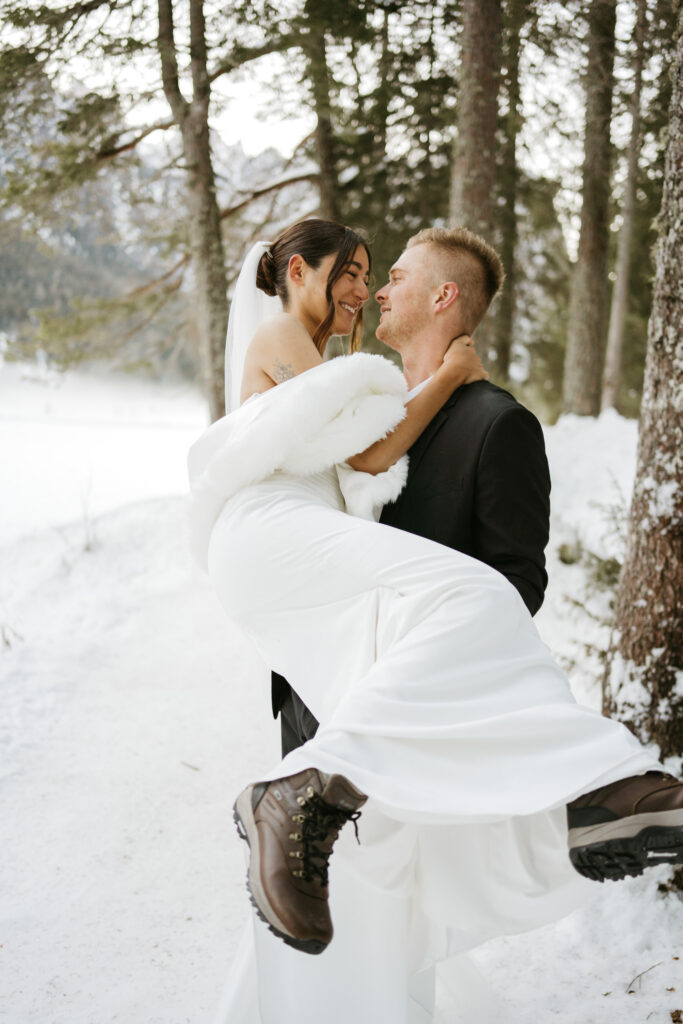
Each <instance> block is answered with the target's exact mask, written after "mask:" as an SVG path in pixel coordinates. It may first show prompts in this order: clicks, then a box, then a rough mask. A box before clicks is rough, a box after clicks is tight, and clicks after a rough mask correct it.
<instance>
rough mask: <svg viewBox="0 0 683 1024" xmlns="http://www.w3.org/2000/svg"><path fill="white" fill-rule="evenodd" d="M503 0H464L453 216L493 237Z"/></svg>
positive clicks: (457, 223) (453, 219) (453, 183)
mask: <svg viewBox="0 0 683 1024" xmlns="http://www.w3.org/2000/svg"><path fill="white" fill-rule="evenodd" d="M500 39H501V0H464V3H463V27H462V36H461V61H460V82H459V87H458V105H457V111H456V118H457V137H456V140H455V148H454V153H453V169H452V175H451V203H450V219H451V223H452V224H454V225H460V224H462V225H464V226H465V227H468V228H469V229H470V230H471V231H475V232H476V233H477V234H478V235H483V237H484V238H485V239H486V240H487V241H489V242H490V241H492V239H493V229H494V210H495V185H496V132H497V129H498V89H499V85H500Z"/></svg>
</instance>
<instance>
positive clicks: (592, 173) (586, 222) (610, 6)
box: [562, 0, 616, 416]
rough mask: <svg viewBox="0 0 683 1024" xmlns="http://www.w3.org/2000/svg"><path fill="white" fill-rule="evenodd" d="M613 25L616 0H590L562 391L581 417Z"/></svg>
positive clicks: (603, 254)
mask: <svg viewBox="0 0 683 1024" xmlns="http://www.w3.org/2000/svg"><path fill="white" fill-rule="evenodd" d="M615 24H616V0H592V2H591V7H590V12H589V24H588V68H587V71H586V132H585V144H584V163H583V206H582V209H581V235H580V238H579V259H578V262H577V264H576V267H575V269H574V275H573V278H572V286H571V295H570V301H569V327H568V333H567V352H566V357H565V364H564V387H563V396H562V397H563V409H564V411H565V412H574V413H578V414H579V415H583V416H597V414H598V413H599V411H600V392H601V387H602V369H603V363H604V358H605V334H606V331H607V313H608V284H607V247H608V241H609V196H610V159H611V151H612V143H611V140H610V121H611V117H612V91H613V75H614V47H615V38H614V31H615Z"/></svg>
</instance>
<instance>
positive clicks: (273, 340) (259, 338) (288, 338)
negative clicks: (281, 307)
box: [251, 313, 315, 348]
mask: <svg viewBox="0 0 683 1024" xmlns="http://www.w3.org/2000/svg"><path fill="white" fill-rule="evenodd" d="M306 343H308V344H309V345H313V339H312V338H311V336H310V334H309V333H308V331H307V330H306V328H305V327H304V325H303V324H302V323H301V321H300V320H298V319H297V318H296V317H295V316H293V315H292V314H291V313H275V314H274V315H273V316H269V317H267V318H266V319H265V320H264V321H263V323H262V324H261V325H260V326H259V329H258V330H257V332H256V334H255V335H254V337H253V339H252V341H251V345H252V346H254V347H256V348H263V347H270V346H273V345H275V346H278V347H281V346H283V345H291V344H295V345H297V346H300V345H305V344H306ZM313 347H314V348H315V346H313Z"/></svg>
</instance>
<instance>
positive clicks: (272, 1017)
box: [190, 354, 659, 1024]
mask: <svg viewBox="0 0 683 1024" xmlns="http://www.w3.org/2000/svg"><path fill="white" fill-rule="evenodd" d="M404 389H405V385H404V383H403V377H402V375H401V374H400V373H399V371H398V370H397V369H396V368H395V367H394V366H393V365H392V364H390V363H389V362H388V361H387V360H384V359H382V358H381V357H379V356H369V355H362V354H360V355H353V356H348V357H342V358H341V359H337V360H334V361H332V362H329V363H324V364H323V365H322V366H319V367H316V368H315V369H314V370H310V371H308V372H307V373H304V374H301V375H300V376H299V377H296V378H294V379H292V380H290V381H287V382H286V383H284V384H282V385H279V386H278V387H276V388H274V389H272V390H271V391H268V392H266V393H264V394H263V395H262V396H260V397H257V398H254V399H252V400H251V401H250V402H248V403H247V404H246V405H245V406H243V407H242V408H241V409H238V410H236V412H234V413H232V414H231V415H230V416H228V417H226V418H225V419H224V420H222V421H220V422H219V423H218V424H214V426H213V427H211V428H210V429H209V431H207V433H206V434H205V435H204V436H203V438H201V439H200V441H199V442H198V443H197V444H196V445H195V447H194V448H193V450H192V452H191V456H190V475H191V480H192V489H193V501H194V505H193V532H194V542H195V549H196V551H197V555H198V557H199V558H200V559H201V560H202V561H203V563H204V564H205V565H206V566H207V568H208V571H209V574H210V577H211V579H212V581H213V584H214V586H215V588H216V591H217V593H218V595H219V597H220V600H221V602H222V603H223V605H224V607H225V609H226V611H227V613H228V615H229V616H230V617H231V619H232V620H233V621H235V622H236V623H238V624H239V625H240V626H241V627H242V629H243V630H244V632H245V633H246V634H248V636H249V637H250V638H251V639H252V641H253V642H254V643H255V644H256V646H257V648H258V649H259V650H260V652H261V653H262V655H263V658H264V660H265V662H266V663H267V665H268V666H269V667H270V668H272V669H275V670H277V671H278V672H281V673H282V674H283V675H284V676H285V677H286V678H287V679H288V680H289V681H290V682H291V683H292V684H293V686H294V687H295V689H296V690H297V692H298V693H299V695H300V696H301V697H302V699H303V700H304V701H305V703H306V704H307V705H308V707H309V708H310V709H311V711H312V712H313V714H314V715H315V716H316V718H317V719H318V720H319V721H320V729H319V731H318V733H317V735H316V736H315V738H314V739H312V740H310V741H309V742H308V743H307V744H305V746H303V747H301V748H299V749H298V750H296V751H294V752H292V753H291V754H290V755H289V756H288V757H287V758H285V760H284V761H283V762H280V763H278V764H276V765H274V766H273V770H272V772H271V773H270V774H269V775H268V776H266V778H269V779H275V778H279V777H282V776H285V775H291V774H293V773H295V772H297V771H299V770H301V769H302V768H307V767H310V766H315V767H317V768H320V769H322V770H323V771H325V772H339V773H341V774H342V775H345V776H346V777H347V778H349V779H350V780H351V782H353V784H354V785H355V786H357V787H358V788H359V789H360V790H362V791H363V792H364V793H367V794H368V796H369V800H368V803H367V805H366V807H365V808H364V810H363V814H362V817H361V819H360V821H359V831H360V840H361V844H360V846H359V845H357V844H356V842H355V838H354V835H353V831H352V829H351V828H350V826H349V827H347V828H346V829H345V830H344V831H343V832H342V836H341V838H340V841H339V843H338V844H337V847H336V848H335V852H334V855H333V857H332V862H331V872H330V894H331V896H330V900H331V911H332V919H333V923H334V926H335V936H334V938H333V940H332V943H331V945H330V947H329V948H328V949H327V950H326V951H325V952H324V953H323V954H322V955H321V956H318V957H313V956H307V955H305V954H303V953H298V952H296V951H294V950H292V949H290V948H288V947H286V946H285V945H284V944H283V943H282V942H281V941H280V940H278V939H276V938H274V937H273V936H272V935H270V933H268V932H267V931H266V929H265V928H264V927H263V926H261V924H260V923H256V924H255V925H254V926H253V930H252V925H250V926H249V929H248V934H247V935H246V936H245V940H244V945H243V948H242V950H241V952H240V955H239V956H238V958H237V962H236V964H235V968H234V971H233V974H232V977H231V982H230V984H229V986H228V988H227V990H226V994H225V997H224V1002H223V1005H222V1008H221V1010H220V1012H219V1016H218V1018H217V1024H218V1022H220V1024H321V1022H322V1021H325V1022H326V1024H349V1022H350V1021H353V1022H354V1024H384V1022H386V1024H408V1022H410V1024H417V1022H428V1021H432V1020H434V1019H437V1018H435V1017H434V1012H435V1009H434V992H433V972H431V971H430V966H431V965H433V964H434V963H435V962H437V961H441V960H444V959H446V958H447V957H449V956H452V955H454V954H458V953H461V952H462V951H464V950H466V949H470V948H472V947H474V946H475V945H477V944H479V943H481V942H483V941H485V940H486V939H488V938H490V937H492V936H495V935H501V934H506V933H514V932H519V931H523V930H526V929H530V928H533V927H536V926H538V925H540V924H542V923H545V922H548V921H550V920H552V919H555V918H557V917H560V916H562V915H564V914H566V913H568V912H569V911H570V910H572V909H573V908H574V907H575V906H577V905H578V904H579V903H580V902H581V900H582V898H583V897H584V896H585V894H586V892H587V891H589V890H590V888H591V883H588V882H586V881H585V880H583V879H582V878H581V877H580V876H579V875H578V874H577V873H576V872H575V871H574V869H573V868H572V866H571V864H570V862H569V859H568V855H567V849H566V838H567V829H566V811H565V805H566V803H567V802H568V801H569V800H571V799H572V798H573V797H575V796H577V795H578V794H580V793H582V792H587V791H589V790H591V789H594V788H596V787H598V786H601V785H604V784H606V783H609V782H612V781H616V780H617V779H619V778H623V777H625V776H628V775H634V774H638V773H641V772H645V771H648V770H650V769H654V768H658V767H659V766H658V765H657V764H656V762H653V760H652V758H651V757H650V756H649V755H648V754H647V753H646V752H645V751H644V750H643V748H642V747H641V746H640V745H639V744H638V743H637V741H636V740H635V739H634V738H633V737H632V736H631V734H630V733H629V732H628V731H627V730H626V729H625V728H624V727H623V726H621V725H620V724H618V723H617V722H614V721H611V720H608V719H605V718H603V717H601V716H600V715H598V714H597V713H595V712H594V711H592V710H590V709H588V708H586V707H583V706H582V705H579V704H577V703H576V701H575V700H574V698H573V697H572V695H571V692H570V690H569V687H568V684H567V681H566V678H565V676H564V675H563V673H562V672H561V671H560V669H559V668H558V667H557V666H556V665H555V663H554V662H553V660H552V658H551V657H550V654H549V651H548V649H547V647H546V646H545V644H544V643H543V642H542V640H541V639H540V637H539V635H538V633H537V631H536V628H535V626H534V623H533V621H532V619H531V616H530V615H529V613H528V611H527V609H526V607H525V605H524V603H523V601H522V599H521V598H520V597H519V595H518V593H517V591H516V590H515V589H514V587H513V586H512V585H511V584H510V583H509V582H508V581H507V580H506V579H505V578H504V577H503V576H502V575H500V574H499V573H498V572H496V571H495V570H494V569H491V568H490V567H489V566H487V565H484V564H483V563H481V562H479V561H476V560H475V559H473V558H470V557H468V556H466V555H463V554H460V553H459V552H457V551H453V550H451V549H449V548H446V547H443V546H441V545H439V544H436V543H433V542H432V541H429V540H425V539H424V538H422V537H418V536H414V535H412V534H408V533H405V532H403V531H399V530H395V529H393V528H391V527H387V526H384V525H381V524H379V523H377V522H375V521H373V520H372V519H371V518H365V517H368V516H371V515H372V512H373V510H374V513H375V514H376V513H377V510H378V508H379V507H380V506H381V503H382V502H383V501H387V500H390V499H391V498H393V497H394V496H395V495H396V494H397V493H398V492H399V491H400V488H401V486H402V484H403V480H404V478H405V468H406V467H405V460H402V461H401V463H400V464H397V466H395V467H392V470H391V471H389V473H387V474H382V475H380V476H377V477H371V476H368V475H366V474H359V473H354V472H353V471H352V470H350V469H349V468H348V466H345V465H343V460H344V459H345V458H347V457H349V456H350V455H351V454H353V453H354V452H356V451H359V450H362V449H363V448H364V447H367V445H368V444H370V443H371V442H372V441H374V440H376V439H377V438H378V437H380V436H382V435H383V434H384V433H386V431H387V430H390V429H392V428H393V426H394V425H395V424H396V422H398V420H400V418H401V416H402V414H403V411H402V410H403V397H404ZM464 443H465V442H464ZM340 464H342V465H340ZM349 511H351V512H352V513H353V512H355V513H357V514H348V512H349ZM264 713H265V709H264ZM462 998H463V999H464V1000H466V999H467V998H469V996H467V995H466V993H464V992H463V996H462ZM462 1012H463V1013H464V1014H465V1016H463V1017H461V1018H457V1017H455V1016H452V1015H449V1016H448V1018H447V1019H448V1020H449V1021H454V1020H456V1019H462V1020H463V1021H468V1022H471V1024H474V1022H475V1021H476V1024H482V1022H484V1024H485V1020H486V1018H485V1016H484V1015H483V1011H481V1009H479V1010H476V1011H475V1010H469V1011H466V1010H463V1011H462ZM467 1013H469V1014H470V1015H469V1016H467Z"/></svg>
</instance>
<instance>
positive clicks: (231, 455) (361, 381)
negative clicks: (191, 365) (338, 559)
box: [188, 352, 408, 569]
mask: <svg viewBox="0 0 683 1024" xmlns="http://www.w3.org/2000/svg"><path fill="white" fill-rule="evenodd" d="M405 395H406V383H405V379H404V377H403V374H402V373H401V371H400V370H399V369H398V367H397V366H395V365H394V364H393V363H392V362H390V361H389V360H388V359H385V358H384V357H383V356H378V355H371V354H369V353H365V352H357V353H354V354H353V355H350V356H339V357H338V358H337V359H332V360H330V361H329V362H326V363H322V364H321V365H320V366H316V367H314V368H313V369H311V370H307V371H306V372H305V373H301V374H299V375H298V376H296V377H292V378H291V379H290V380H287V381H285V382H284V383H282V384H278V386H277V387H274V388H271V389H270V390H269V391H266V392H264V393H263V394H262V395H260V396H259V397H258V398H255V399H254V400H253V401H249V402H246V403H245V404H244V405H243V406H241V407H240V408H239V409H236V410H235V411H234V412H232V413H230V414H229V415H228V416H224V417H223V419H220V420H218V421H217V422H216V423H214V424H212V425H211V426H210V427H209V429H208V430H207V431H206V432H205V433H204V434H202V436H201V437H200V438H199V440H198V441H196V442H195V444H194V445H193V446H192V448H191V449H190V452H189V455H188V470H189V476H190V489H191V493H192V498H191V506H190V527H191V533H192V548H193V550H194V553H195V555H196V557H197V560H198V561H199V563H200V565H202V566H203V567H204V568H205V569H206V564H207V551H208V546H209V541H210V538H211V531H212V530H213V527H214V524H215V522H216V519H217V518H218V515H219V513H220V511H221V509H222V507H223V505H224V504H225V502H226V501H227V500H228V498H230V497H232V495H233V494H236V493H237V491H239V490H241V489H242V488H243V487H249V486H250V485H251V484H255V483H258V482H259V481H261V480H265V479H266V478H267V477H269V476H271V475H272V474H273V473H274V472H275V471H276V470H281V471H282V472H285V473H291V474H293V475H296V476H308V475H309V474H312V473H318V472H320V471H321V470H324V469H328V468H329V467H330V466H334V465H337V466H338V475H339V483H340V487H341V490H342V494H343V495H344V500H345V502H346V507H347V511H348V512H350V513H351V514H352V515H359V516H362V517H364V518H368V519H371V518H377V516H378V514H379V511H380V510H381V507H382V505H384V504H386V502H388V501H393V500H394V499H395V498H396V497H397V496H398V495H399V493H400V492H401V490H402V488H403V486H404V484H405V480H406V475H407V465H408V460H407V458H406V457H405V456H404V457H403V458H402V459H400V460H399V462H397V463H396V464H395V465H394V466H392V467H391V468H390V469H389V470H387V472H385V473H378V474H377V475H376V476H373V475H372V474H370V473H358V472H356V471H355V470H353V469H351V467H350V466H348V465H346V463H345V460H346V459H348V458H349V457H350V456H352V455H354V454H356V453H357V452H361V451H364V450H365V449H366V448H368V447H369V446H370V445H371V444H372V443H373V442H374V441H377V440H379V439H380V438H382V437H385V436H386V435H387V434H388V433H389V431H391V430H393V429H394V427H395V426H396V425H397V424H398V423H400V421H401V420H402V419H403V418H404V416H405ZM338 464H342V465H338Z"/></svg>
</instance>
